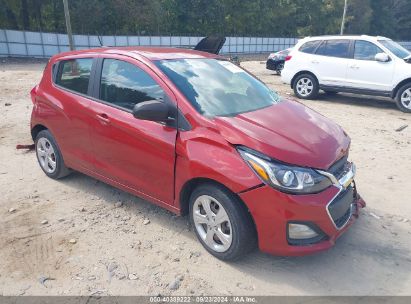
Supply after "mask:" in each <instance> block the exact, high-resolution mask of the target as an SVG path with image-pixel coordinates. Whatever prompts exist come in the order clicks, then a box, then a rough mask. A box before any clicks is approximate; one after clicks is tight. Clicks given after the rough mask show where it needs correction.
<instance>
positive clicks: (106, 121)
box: [96, 113, 110, 125]
mask: <svg viewBox="0 0 411 304" xmlns="http://www.w3.org/2000/svg"><path fill="white" fill-rule="evenodd" d="M96 117H97V119H98V120H99V121H100V122H101V123H102V124H104V125H108V124H110V118H109V117H108V115H107V114H105V113H102V114H97V115H96Z"/></svg>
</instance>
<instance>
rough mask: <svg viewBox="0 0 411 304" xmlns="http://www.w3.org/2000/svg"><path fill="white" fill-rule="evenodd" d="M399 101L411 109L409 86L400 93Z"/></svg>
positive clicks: (410, 90)
mask: <svg viewBox="0 0 411 304" xmlns="http://www.w3.org/2000/svg"><path fill="white" fill-rule="evenodd" d="M401 103H402V105H403V106H404V107H406V108H407V109H410V110H411V88H409V89H408V90H405V91H404V92H403V93H402V95H401Z"/></svg>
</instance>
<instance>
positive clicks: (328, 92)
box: [324, 91, 338, 96]
mask: <svg viewBox="0 0 411 304" xmlns="http://www.w3.org/2000/svg"><path fill="white" fill-rule="evenodd" d="M324 93H325V94H326V95H328V96H334V95H337V94H338V92H336V91H324Z"/></svg>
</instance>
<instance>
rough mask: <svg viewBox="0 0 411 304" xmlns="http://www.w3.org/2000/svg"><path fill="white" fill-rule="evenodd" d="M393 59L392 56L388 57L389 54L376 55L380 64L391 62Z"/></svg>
mask: <svg viewBox="0 0 411 304" xmlns="http://www.w3.org/2000/svg"><path fill="white" fill-rule="evenodd" d="M390 60H391V59H390V56H388V55H387V54H385V53H378V54H377V55H375V61H378V62H388V61H390Z"/></svg>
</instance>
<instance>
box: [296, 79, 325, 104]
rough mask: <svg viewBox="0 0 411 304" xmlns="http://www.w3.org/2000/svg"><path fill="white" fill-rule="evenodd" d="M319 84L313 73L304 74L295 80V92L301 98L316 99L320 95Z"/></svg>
mask: <svg viewBox="0 0 411 304" xmlns="http://www.w3.org/2000/svg"><path fill="white" fill-rule="evenodd" d="M319 90H320V89H319V85H318V81H317V79H316V78H315V77H314V76H312V75H311V74H302V75H299V76H297V78H296V79H295V80H294V93H295V95H296V96H297V97H298V98H301V99H315V98H316V97H317V96H318V92H319Z"/></svg>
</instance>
